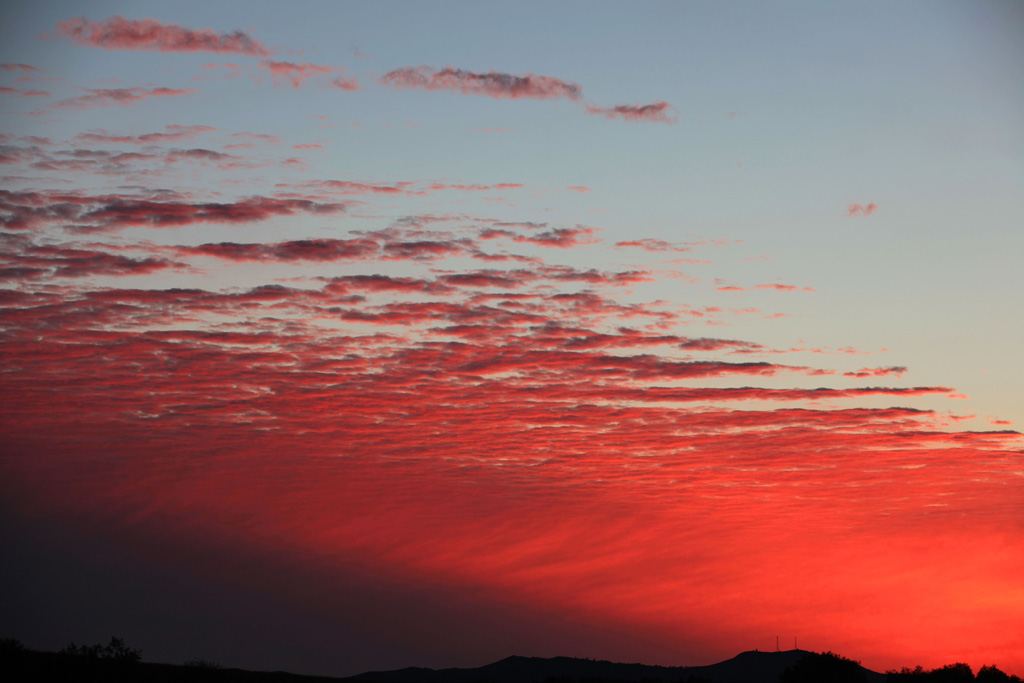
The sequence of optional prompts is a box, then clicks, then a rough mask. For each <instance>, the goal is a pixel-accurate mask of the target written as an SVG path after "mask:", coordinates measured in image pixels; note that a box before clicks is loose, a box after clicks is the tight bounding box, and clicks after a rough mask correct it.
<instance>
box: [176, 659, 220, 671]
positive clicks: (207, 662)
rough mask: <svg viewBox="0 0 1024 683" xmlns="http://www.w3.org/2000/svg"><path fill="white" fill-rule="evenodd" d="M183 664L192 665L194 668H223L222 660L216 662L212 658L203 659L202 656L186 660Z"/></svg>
mask: <svg viewBox="0 0 1024 683" xmlns="http://www.w3.org/2000/svg"><path fill="white" fill-rule="evenodd" d="M182 666H187V667H190V668H192V669H220V668H221V666H220V662H215V661H213V660H212V659H203V658H202V657H197V658H196V659H190V660H188V661H187V662H185V663H184V664H182Z"/></svg>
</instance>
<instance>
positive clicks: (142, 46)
mask: <svg viewBox="0 0 1024 683" xmlns="http://www.w3.org/2000/svg"><path fill="white" fill-rule="evenodd" d="M57 29H58V31H59V32H60V33H61V34H63V35H65V36H67V37H68V38H70V39H71V40H72V42H75V43H78V44H79V45H87V46H89V47H98V48H103V49H105V50H155V51H159V52H218V53H233V54H240V55H249V56H251V57H266V56H267V55H269V54H271V51H270V50H269V49H268V48H267V47H266V46H265V45H264V44H263V43H261V42H259V41H258V40H255V39H254V38H252V37H251V36H249V35H248V34H247V33H243V32H242V31H233V32H231V33H217V32H215V31H212V30H210V29H189V28H184V27H182V26H176V25H174V24H162V23H160V22H159V21H156V20H155V19H141V20H138V19H125V18H124V17H121V16H116V17H111V18H110V19H107V20H106V21H102V22H98V21H88V20H87V19H86V18H85V17H76V18H74V19H71V20H70V21H62V22H60V23H58V24H57Z"/></svg>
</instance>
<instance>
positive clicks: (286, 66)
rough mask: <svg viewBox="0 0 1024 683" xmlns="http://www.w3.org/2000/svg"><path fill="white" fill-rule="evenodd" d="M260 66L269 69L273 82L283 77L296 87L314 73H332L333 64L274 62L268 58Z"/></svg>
mask: <svg viewBox="0 0 1024 683" xmlns="http://www.w3.org/2000/svg"><path fill="white" fill-rule="evenodd" d="M260 68H261V69H265V70H267V71H269V72H270V75H271V76H272V77H273V79H274V82H275V83H277V79H278V78H284V79H286V80H289V81H291V82H292V87H293V88H298V87H299V86H300V85H302V83H303V82H304V81H305V80H306V79H308V78H309V77H311V76H315V75H316V74H329V73H334V67H333V66H324V65H322V64H310V63H309V62H303V63H301V64H297V63H295V62H275V61H273V60H270V59H265V60H263V61H262V62H260Z"/></svg>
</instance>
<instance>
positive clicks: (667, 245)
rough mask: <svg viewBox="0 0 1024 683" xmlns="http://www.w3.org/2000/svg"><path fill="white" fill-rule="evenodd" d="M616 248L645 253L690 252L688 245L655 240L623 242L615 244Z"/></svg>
mask: <svg viewBox="0 0 1024 683" xmlns="http://www.w3.org/2000/svg"><path fill="white" fill-rule="evenodd" d="M615 246H617V247H639V248H640V249H643V250H645V251H680V252H685V251H692V249H691V248H690V247H689V246H688V245H676V244H672V243H671V242H666V241H665V240H656V239H643V240H627V241H625V242H616V243H615Z"/></svg>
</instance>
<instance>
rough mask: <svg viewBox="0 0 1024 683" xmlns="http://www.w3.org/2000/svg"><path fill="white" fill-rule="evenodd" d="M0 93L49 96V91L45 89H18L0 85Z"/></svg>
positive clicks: (20, 95)
mask: <svg viewBox="0 0 1024 683" xmlns="http://www.w3.org/2000/svg"><path fill="white" fill-rule="evenodd" d="M0 94H4V95H18V96H19V97H49V96H50V93H48V92H46V91H45V90H19V89H18V88H8V87H6V86H0Z"/></svg>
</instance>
